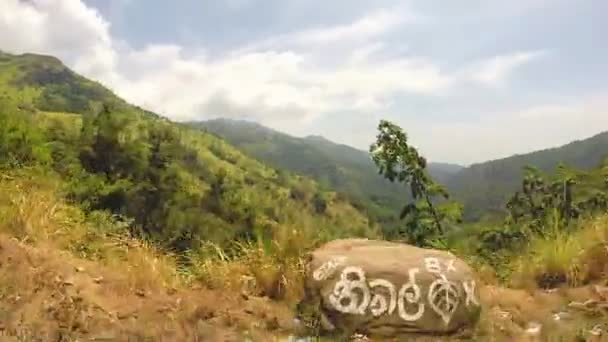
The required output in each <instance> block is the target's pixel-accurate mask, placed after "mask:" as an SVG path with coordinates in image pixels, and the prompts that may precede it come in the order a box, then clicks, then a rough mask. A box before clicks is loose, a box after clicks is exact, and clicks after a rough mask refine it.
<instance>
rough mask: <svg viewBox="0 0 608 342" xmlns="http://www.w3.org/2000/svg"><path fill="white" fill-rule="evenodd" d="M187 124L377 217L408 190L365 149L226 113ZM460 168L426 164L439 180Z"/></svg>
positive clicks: (389, 211) (394, 206)
mask: <svg viewBox="0 0 608 342" xmlns="http://www.w3.org/2000/svg"><path fill="white" fill-rule="evenodd" d="M188 124H189V125H191V126H193V127H197V128H200V129H202V130H205V131H208V132H211V133H214V134H217V135H218V136H220V137H222V138H224V139H226V140H227V141H229V142H230V143H231V144H233V145H235V146H237V147H238V148H240V149H241V150H243V151H245V152H246V153H248V154H249V155H251V156H252V157H255V158H257V159H259V160H262V161H264V162H266V163H269V164H271V165H273V166H275V167H278V168H282V169H286V170H290V171H292V172H295V173H298V174H302V175H306V176H310V177H312V178H314V179H316V180H317V181H318V182H320V183H321V184H323V185H325V186H326V187H330V188H333V189H336V190H339V191H341V192H343V193H344V194H346V195H348V196H349V197H350V198H352V199H353V200H354V201H360V202H362V205H367V206H368V207H370V208H371V211H372V212H373V213H374V214H375V215H379V216H381V217H386V216H392V215H394V214H395V213H396V212H397V211H398V210H400V209H401V208H402V207H403V204H404V201H405V200H406V199H407V197H408V196H409V195H408V191H407V189H406V188H405V187H403V186H401V185H399V184H395V183H390V182H389V181H387V180H385V179H384V178H383V177H382V176H381V175H379V174H378V169H377V167H376V165H375V164H374V163H373V161H372V160H371V158H370V156H369V153H367V152H365V151H362V150H358V149H356V148H353V147H350V146H347V145H342V144H337V143H334V142H331V141H330V140H328V139H326V138H324V137H321V136H316V135H311V136H307V137H304V138H298V137H294V136H290V135H287V134H284V133H281V132H278V131H275V130H273V129H270V128H268V127H265V126H262V125H260V124H257V123H253V122H248V121H240V120H229V119H214V120H209V121H202V122H190V123H188ZM371 143H372V142H371V141H370V144H371ZM461 168H462V167H460V166H458V165H452V164H442V163H430V164H429V171H430V173H431V175H432V176H434V177H435V178H436V179H437V180H439V181H440V182H445V181H446V180H447V179H448V178H449V177H450V176H451V175H453V174H454V173H456V172H458V171H459V170H460V169H461Z"/></svg>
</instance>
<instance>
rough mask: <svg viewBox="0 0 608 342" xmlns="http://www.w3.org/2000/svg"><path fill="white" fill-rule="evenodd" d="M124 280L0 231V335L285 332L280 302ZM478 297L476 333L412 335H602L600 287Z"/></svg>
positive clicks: (113, 337) (605, 297) (288, 321)
mask: <svg viewBox="0 0 608 342" xmlns="http://www.w3.org/2000/svg"><path fill="white" fill-rule="evenodd" d="M129 284H131V282H129V280H128V279H127V276H126V275H125V274H123V273H121V271H120V270H117V269H109V268H106V267H102V266H100V265H99V264H96V263H94V262H90V261H85V260H80V259H76V258H74V257H72V256H71V255H70V254H68V253H63V252H59V251H57V250H54V249H52V248H44V247H36V248H34V247H31V246H29V245H25V244H22V243H20V242H18V241H16V240H15V239H13V238H10V237H7V236H0V341H45V342H46V341H239V342H241V341H247V340H250V341H265V342H266V341H268V342H271V341H279V339H278V337H277V336H287V335H288V334H289V332H290V331H291V329H293V319H294V317H293V313H292V312H291V311H290V310H289V308H288V307H287V306H285V305H283V304H281V303H276V302H272V301H270V300H268V299H266V298H257V297H251V296H247V295H245V294H239V293H233V292H226V291H221V290H209V289H204V288H188V289H175V288H161V287H155V286H152V285H150V286H145V287H140V288H134V287H132V286H131V285H129ZM481 294H482V302H483V305H484V314H483V316H482V320H481V322H480V324H479V327H478V329H476V331H475V332H472V333H471V334H468V335H465V336H462V337H460V338H445V337H442V338H438V337H435V338H416V340H419V341H445V340H454V339H460V340H463V339H468V340H476V341H608V336H607V335H606V332H605V330H606V328H608V325H607V326H603V325H602V324H606V323H608V319H607V317H608V291H607V290H606V288H604V287H601V286H586V287H583V288H578V289H560V290H554V291H541V290H535V291H531V292H530V291H525V290H514V289H505V288H500V287H496V286H490V285H488V286H485V287H483V288H482V289H481ZM594 329H595V330H594ZM283 340H286V339H283ZM406 340H412V339H406Z"/></svg>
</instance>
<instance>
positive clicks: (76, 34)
mask: <svg viewBox="0 0 608 342" xmlns="http://www.w3.org/2000/svg"><path fill="white" fill-rule="evenodd" d="M123 1H124V0H123ZM124 3H126V2H124ZM247 3H248V1H240V0H238V1H235V2H234V4H235V6H237V7H238V6H241V5H242V6H246V5H247ZM424 20H425V17H424V16H422V15H419V14H417V13H413V12H411V11H408V10H406V9H403V8H397V9H395V8H388V9H380V10H377V11H372V12H369V13H368V14H366V15H364V16H363V17H360V18H355V19H353V20H352V21H351V22H350V23H346V24H344V23H342V24H339V25H335V26H321V27H313V28H307V29H303V30H300V31H296V32H292V33H289V34H285V35H278V36H273V37H269V38H268V39H265V40H262V41H260V42H255V43H253V44H250V45H248V46H241V47H237V48H235V49H231V50H228V51H222V52H221V53H217V52H215V53H213V54H209V53H207V51H205V50H204V49H200V48H193V47H185V46H180V45H177V44H148V45H145V46H144V47H143V48H136V47H133V46H131V45H129V44H128V43H126V42H123V41H120V40H118V39H117V38H116V37H112V35H111V33H110V23H109V22H108V21H107V20H106V19H105V18H103V17H102V16H101V15H100V14H99V13H98V12H97V11H96V10H95V9H93V8H91V7H87V6H86V5H85V4H83V3H82V2H81V1H80V0H31V1H28V2H25V1H18V0H2V1H0V32H2V35H0V49H4V50H8V51H9V52H16V53H21V52H37V53H45V54H52V55H55V56H58V57H59V58H61V59H62V60H64V61H65V62H66V63H67V64H68V65H69V66H70V67H72V68H74V69H75V70H76V71H77V72H79V73H81V74H83V75H85V76H87V77H90V78H94V79H96V80H99V81H101V82H102V83H104V84H105V85H107V86H109V87H110V88H112V89H113V90H114V91H115V92H116V93H118V94H119V95H120V96H122V97H124V98H125V99H127V100H128V101H130V102H132V103H134V104H137V105H140V106H142V107H145V108H148V109H151V110H153V111H156V112H158V113H160V114H163V115H165V116H168V117H170V118H172V119H175V120H194V119H205V118H210V117H217V116H224V117H234V118H248V119H251V120H255V121H258V122H261V123H264V124H266V125H269V126H271V127H275V128H278V127H281V128H282V129H286V130H287V131H294V132H295V131H300V130H301V128H302V127H311V124H312V123H314V122H315V120H319V119H320V118H323V117H327V116H330V115H335V113H337V112H341V113H345V112H346V113H349V112H350V113H353V114H352V115H357V116H360V117H361V116H366V117H367V118H372V117H375V116H376V115H378V113H387V114H386V116H391V115H394V114H395V111H402V110H404V109H403V108H395V106H394V103H395V99H398V98H400V97H403V96H421V97H425V98H429V97H430V98H434V97H437V98H442V97H445V96H446V95H448V94H450V93H451V92H453V91H455V90H456V91H457V92H458V91H462V88H463V87H466V86H470V85H471V84H470V83H471V82H474V83H475V84H477V85H479V86H481V87H490V88H491V87H496V86H505V85H506V84H507V82H508V81H509V79H510V77H511V76H512V75H513V74H514V73H515V71H516V70H517V69H518V68H520V67H522V66H524V65H526V64H527V63H531V62H532V61H535V60H537V59H538V58H540V57H541V56H543V55H544V52H543V51H542V50H538V51H517V52H513V53H508V54H505V55H498V56H493V57H490V58H488V59H482V60H473V61H472V62H471V63H469V64H465V65H456V66H451V67H450V68H447V67H446V66H445V65H444V64H442V63H441V61H437V60H434V59H431V58H429V57H425V56H417V55H415V54H412V53H399V54H395V53H394V51H395V50H396V48H395V46H394V45H392V44H391V43H390V42H389V41H387V40H384V38H385V37H386V36H387V35H393V36H394V35H396V34H397V35H398V34H399V32H401V31H400V30H404V29H406V28H407V25H416V24H417V23H420V22H424ZM402 45H403V42H401V46H400V48H402V47H403V46H402ZM476 89H477V88H476ZM535 110H536V112H534V111H531V112H528V113H518V115H520V116H521V118H519V119H521V120H524V119H525V120H533V119H532V117H534V116H535V115H537V116H538V115H542V113H546V112H547V110H546V109H544V110H540V109H538V108H537V109H535ZM389 111H391V112H389ZM554 112H555V111H554ZM538 113H541V114H538ZM504 115H505V116H506V117H509V118H510V119H509V120H511V121H506V122H503V123H500V124H494V123H488V122H485V123H483V122H482V123H480V124H462V123H461V124H441V123H433V124H432V126H425V125H426V124H425V123H424V124H423V123H421V122H420V121H421V120H413V121H411V122H407V129H408V132H409V131H412V130H413V134H414V135H415V134H416V133H415V131H416V130H417V129H420V132H428V131H429V129H431V130H432V132H433V134H432V136H433V137H438V136H439V137H446V138H442V139H447V140H446V141H448V142H447V143H446V145H442V146H443V148H441V149H440V148H437V147H427V148H428V149H429V154H430V155H432V156H434V159H444V160H446V161H459V160H463V159H466V160H467V161H473V160H478V159H479V158H483V156H490V155H493V152H494V154H496V153H497V154H501V153H503V152H504V153H507V151H516V150H517V149H518V148H520V147H521V148H523V145H521V144H523V141H525V140H519V142H518V141H515V142H509V143H506V142H504V141H503V140H500V139H501V137H504V134H503V133H501V132H500V129H501V128H502V127H503V125H504V127H512V128H513V129H514V130H517V129H516V126H517V122H518V121H517V120H516V119H514V118H515V116H513V113H504ZM564 115H565V114H564ZM526 116H527V117H526ZM519 119H518V120H519ZM408 120H409V119H408ZM321 121H323V120H321ZM362 122H366V123H365V124H362V126H361V132H363V131H364V130H365V129H367V130H368V131H369V135H370V136H371V137H373V130H374V128H375V126H374V125H375V124H376V122H374V123H373V125H368V124H367V121H362ZM425 122H428V120H425ZM530 122H533V121H530ZM534 122H536V121H534ZM560 122H562V121H560ZM338 129H339V130H341V131H344V129H343V128H338ZM487 132H492V133H491V134H495V135H491V134H490V133H487ZM520 132H525V131H520ZM311 133H312V132H311ZM467 134H470V137H468V138H467ZM522 134H523V133H522ZM463 136H464V137H463ZM336 139H337V140H340V138H338V137H336ZM419 139H420V141H421V143H422V144H423V145H425V146H439V145H440V144H439V143H438V142H437V141H435V142H434V143H433V142H431V141H430V140H429V138H428V137H426V136H423V135H421V136H419ZM433 139H434V138H433ZM505 139H506V137H505ZM489 141H494V142H496V141H503V142H504V144H505V146H509V147H508V148H506V147H505V148H502V147H501V146H496V144H493V143H490V142H489ZM520 142H521V144H520ZM466 144H469V145H466ZM365 145H367V144H365ZM520 145H521V146H520ZM532 145H534V144H532ZM532 145H530V146H532ZM455 146H460V148H463V149H464V148H466V146H477V148H479V149H480V151H479V153H477V152H475V153H470V154H468V155H467V156H466V157H462V154H453V155H451V154H449V153H446V152H445V151H446V150H453V148H454V147H455ZM526 146H527V145H526ZM481 150H483V151H481ZM496 151H498V152H496Z"/></svg>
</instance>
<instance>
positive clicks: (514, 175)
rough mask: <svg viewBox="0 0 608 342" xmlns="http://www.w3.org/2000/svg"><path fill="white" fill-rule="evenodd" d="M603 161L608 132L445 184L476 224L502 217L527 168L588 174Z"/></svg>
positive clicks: (468, 171)
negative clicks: (566, 169) (564, 168)
mask: <svg viewBox="0 0 608 342" xmlns="http://www.w3.org/2000/svg"><path fill="white" fill-rule="evenodd" d="M606 157H608V132H605V133H601V134H598V135H596V136H593V137H591V138H589V139H585V140H581V141H574V142H572V143H570V144H567V145H564V146H561V147H557V148H551V149H546V150H542V151H536V152H532V153H528V154H524V155H515V156H512V157H509V158H504V159H499V160H493V161H488V162H485V163H481V164H475V165H472V166H470V167H467V168H465V169H463V170H461V171H459V172H458V173H456V174H455V175H453V177H450V178H449V179H448V180H447V182H446V184H447V186H448V188H449V189H450V192H451V193H452V194H453V195H454V197H455V198H457V199H459V200H460V201H462V202H463V203H464V207H465V218H467V219H468V220H469V221H471V220H478V219H480V218H482V217H483V216H484V215H485V216H486V217H487V216H489V215H496V214H503V213H504V207H505V204H506V201H507V198H508V196H510V195H511V194H512V193H513V192H515V191H517V190H519V189H520V184H521V179H522V177H523V176H524V173H525V171H524V168H525V167H526V166H533V167H536V168H538V169H539V170H541V171H543V172H551V171H552V170H554V169H555V168H556V167H557V166H558V164H560V163H563V164H565V165H568V166H570V167H573V168H577V169H582V170H591V169H593V168H597V167H599V166H600V164H601V163H602V161H603V160H604V159H605V158H606Z"/></svg>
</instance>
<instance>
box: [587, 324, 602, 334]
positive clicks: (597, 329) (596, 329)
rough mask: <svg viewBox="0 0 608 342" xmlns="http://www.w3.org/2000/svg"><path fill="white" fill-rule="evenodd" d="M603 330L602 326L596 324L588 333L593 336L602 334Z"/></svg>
mask: <svg viewBox="0 0 608 342" xmlns="http://www.w3.org/2000/svg"><path fill="white" fill-rule="evenodd" d="M602 333H603V330H602V327H601V326H600V325H599V324H598V325H596V326H594V327H593V329H591V330H589V334H591V335H593V336H602Z"/></svg>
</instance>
